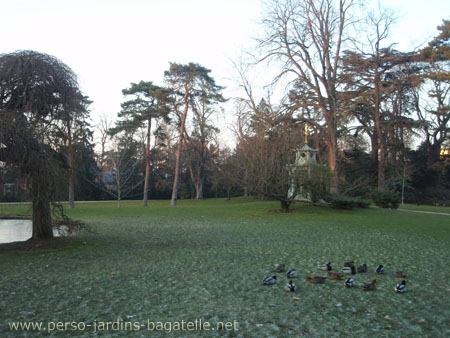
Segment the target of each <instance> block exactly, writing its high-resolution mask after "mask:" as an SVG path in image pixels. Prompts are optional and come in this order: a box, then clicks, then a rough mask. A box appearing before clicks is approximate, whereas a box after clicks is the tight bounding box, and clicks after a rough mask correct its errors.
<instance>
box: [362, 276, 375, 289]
mask: <svg viewBox="0 0 450 338" xmlns="http://www.w3.org/2000/svg"><path fill="white" fill-rule="evenodd" d="M376 283H377V281H376V280H375V279H374V280H373V281H372V283H368V284H364V285H363V286H362V288H363V290H364V291H373V290H376V289H377V287H376V285H375V284H376Z"/></svg>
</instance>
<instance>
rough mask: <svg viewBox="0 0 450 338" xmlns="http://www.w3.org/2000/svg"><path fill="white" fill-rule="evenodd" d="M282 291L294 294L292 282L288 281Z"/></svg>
mask: <svg viewBox="0 0 450 338" xmlns="http://www.w3.org/2000/svg"><path fill="white" fill-rule="evenodd" d="M284 290H285V291H287V292H295V284H294V283H292V281H291V280H290V281H289V283H287V284H286V285H285V286H284Z"/></svg>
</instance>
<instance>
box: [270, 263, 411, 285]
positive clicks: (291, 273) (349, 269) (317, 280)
mask: <svg viewBox="0 0 450 338" xmlns="http://www.w3.org/2000/svg"><path fill="white" fill-rule="evenodd" d="M317 268H318V269H319V270H323V271H327V272H328V277H329V278H330V279H332V280H344V286H345V287H347V288H350V287H353V286H356V283H355V281H354V280H353V278H344V275H343V274H351V275H355V274H356V272H357V271H358V273H365V272H367V264H362V265H360V266H358V268H356V267H355V264H354V262H353V261H350V262H345V263H344V266H343V268H342V269H341V271H342V274H341V273H337V272H332V267H331V263H330V262H328V263H326V264H319V265H318V266H317ZM275 272H278V273H284V272H286V277H287V278H289V279H290V280H289V283H287V284H286V285H285V287H284V290H286V291H287V292H295V290H296V286H295V284H294V283H293V281H292V279H293V278H298V273H297V271H295V270H287V271H286V265H285V264H279V265H278V267H277V268H276V269H275ZM385 272H386V271H385V269H384V267H383V265H378V266H377V268H376V269H375V273H376V274H379V275H382V274H385ZM395 275H396V277H398V278H405V277H406V275H405V273H404V272H403V271H397V272H396V274H395ZM305 279H306V280H307V281H308V282H310V283H313V284H323V283H325V280H326V279H327V277H321V276H314V277H310V276H305ZM262 283H263V284H264V285H274V284H276V283H277V276H276V275H273V276H269V277H266V278H264V279H263V280H262ZM376 283H377V281H376V280H375V279H374V280H373V281H372V282H371V283H367V284H363V285H362V286H361V287H362V289H363V290H364V291H373V290H376V289H377V287H376ZM394 291H395V292H397V293H404V292H406V280H402V281H401V283H399V284H397V285H396V286H395V288H394Z"/></svg>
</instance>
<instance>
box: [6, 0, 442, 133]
mask: <svg viewBox="0 0 450 338" xmlns="http://www.w3.org/2000/svg"><path fill="white" fill-rule="evenodd" d="M368 2H369V1H368ZM370 2H374V1H370ZM381 4H382V5H383V6H385V7H392V8H394V9H395V10H396V13H397V14H398V15H399V16H400V18H399V20H398V24H397V25H396V26H395V27H394V29H393V34H392V38H393V40H395V41H397V42H399V46H398V48H399V49H400V50H410V49H412V48H414V47H417V46H418V45H420V44H421V43H424V42H426V41H428V40H429V39H430V38H432V37H434V36H435V35H437V30H436V26H437V25H439V24H440V23H441V22H442V19H444V18H445V19H450V1H447V0H427V1H422V0H420V1H419V0H381ZM261 8H262V6H261V2H260V0H120V1H118V0H76V1H73V0H0V32H1V38H0V53H9V52H13V51H15V50H23V49H31V50H35V51H38V52H43V53H47V54H50V55H53V56H56V57H57V58H59V59H60V60H61V61H62V62H64V63H66V64H67V65H68V66H69V67H70V68H72V70H73V71H74V72H75V73H76V74H77V75H78V77H79V83H80V87H81V90H82V91H83V93H84V94H85V95H88V96H89V97H90V99H91V100H93V101H94V103H93V104H92V106H91V109H92V117H93V118H94V120H95V119H96V118H98V116H100V115H102V114H108V115H111V116H113V117H116V116H117V112H118V111H119V110H120V103H121V102H123V101H124V97H123V96H122V92H121V91H122V89H124V88H126V87H128V86H129V85H130V83H131V82H139V81H141V80H144V81H153V82H154V83H156V84H159V85H162V84H163V82H162V81H163V73H164V71H165V70H167V69H168V68H169V62H178V63H188V62H196V63H199V64H201V65H203V66H205V67H207V68H209V69H211V70H212V76H213V77H214V78H215V80H216V82H217V84H219V85H223V86H227V87H228V89H227V91H225V95H226V96H228V97H230V96H233V95H235V93H236V92H235V91H234V90H235V88H236V86H237V85H236V83H235V82H233V81H231V80H230V78H232V77H234V76H235V74H234V71H233V66H232V63H231V61H230V60H232V59H233V60H236V59H237V58H238V57H239V55H240V54H241V52H242V50H243V49H245V48H248V47H249V46H251V45H252V43H253V42H252V37H255V36H256V35H257V33H258V25H257V23H258V22H259V21H260V18H261ZM219 127H220V126H219Z"/></svg>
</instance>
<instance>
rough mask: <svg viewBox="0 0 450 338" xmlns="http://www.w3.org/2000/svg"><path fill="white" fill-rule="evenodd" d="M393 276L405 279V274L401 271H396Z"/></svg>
mask: <svg viewBox="0 0 450 338" xmlns="http://www.w3.org/2000/svg"><path fill="white" fill-rule="evenodd" d="M395 276H396V277H398V278H405V277H406V274H405V273H404V272H403V271H397V272H396V273H395Z"/></svg>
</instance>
